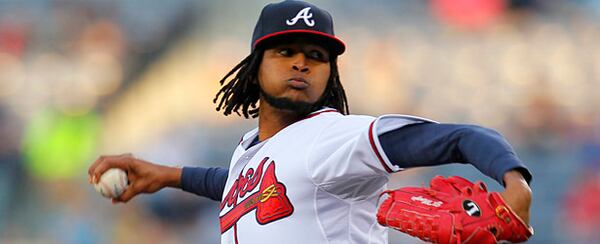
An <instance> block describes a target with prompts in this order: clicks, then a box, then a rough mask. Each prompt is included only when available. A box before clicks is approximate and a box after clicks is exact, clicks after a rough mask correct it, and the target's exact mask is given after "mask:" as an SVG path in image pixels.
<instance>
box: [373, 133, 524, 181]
mask: <svg viewBox="0 0 600 244" xmlns="http://www.w3.org/2000/svg"><path fill="white" fill-rule="evenodd" d="M379 140H380V142H381V146H382V148H383V151H384V152H385V154H386V156H387V157H388V158H389V159H390V161H391V162H392V163H393V164H395V165H397V166H399V167H401V168H411V167H420V166H434V165H441V164H448V163H469V164H472V165H473V166H475V167H476V168H477V169H478V170H479V171H481V172H482V173H484V174H485V175H487V176H489V177H491V178H493V179H495V180H496V181H498V182H499V183H500V184H504V180H503V178H504V173H506V172H507V171H509V170H513V169H515V170H518V171H519V172H520V173H521V174H522V175H523V177H524V178H525V180H527V182H528V183H529V182H530V181H531V178H532V176H531V173H530V172H529V170H528V169H527V167H526V166H525V165H524V164H523V163H522V162H521V160H520V159H519V158H518V157H517V156H516V154H515V152H514V150H513V148H512V147H511V146H510V144H509V143H508V142H507V141H506V140H505V139H504V137H503V136H502V135H500V134H499V133H498V132H496V131H494V130H491V129H488V128H484V127H480V126H476V125H460V124H437V123H421V124H414V125H407V126H404V127H401V128H399V129H396V130H392V131H389V132H386V133H384V134H382V135H379Z"/></svg>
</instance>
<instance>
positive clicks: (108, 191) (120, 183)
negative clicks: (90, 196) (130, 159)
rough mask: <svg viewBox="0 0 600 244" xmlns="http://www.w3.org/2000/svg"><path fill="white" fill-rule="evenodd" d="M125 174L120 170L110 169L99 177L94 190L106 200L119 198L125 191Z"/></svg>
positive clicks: (126, 182)
mask: <svg viewBox="0 0 600 244" xmlns="http://www.w3.org/2000/svg"><path fill="white" fill-rule="evenodd" d="M127 186H128V180H127V173H126V172H125V171H123V170H122V169H118V168H112V169H109V170H107V171H106V172H104V174H102V176H100V180H99V181H98V183H97V184H94V189H96V191H97V192H99V193H100V194H102V196H104V197H106V198H116V197H119V196H120V195H121V194H122V193H123V192H124V191H125V189H127Z"/></svg>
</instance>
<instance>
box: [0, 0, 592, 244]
mask: <svg viewBox="0 0 600 244" xmlns="http://www.w3.org/2000/svg"><path fill="white" fill-rule="evenodd" d="M312 2H313V3H315V4H317V5H320V6H321V7H323V8H325V9H328V10H330V12H331V13H332V14H333V16H334V20H335V22H336V32H337V34H338V35H339V36H340V37H341V38H342V39H343V40H345V42H346V44H347V46H348V50H347V52H346V53H345V54H344V55H343V56H342V57H341V60H340V66H341V78H342V81H343V82H344V84H345V86H346V90H347V93H348V95H349V98H350V109H351V111H352V112H353V113H359V114H370V115H378V114H382V113H405V114H413V115H418V116H424V117H429V118H432V119H435V120H438V121H443V122H450V123H476V124H481V125H484V126H488V127H492V128H495V129H497V130H498V131H500V132H501V133H503V134H504V135H505V136H506V137H507V138H508V139H509V140H510V141H511V142H512V143H513V145H514V146H515V148H516V150H517V151H518V153H519V155H520V156H521V158H522V159H523V160H524V161H525V162H526V163H527V164H528V165H529V166H530V167H531V169H532V170H533V174H534V180H533V182H532V188H533V191H534V202H533V209H532V216H531V217H532V219H531V223H532V225H533V226H534V227H535V230H536V235H535V236H534V237H533V238H532V239H531V241H530V242H531V243H600V232H599V231H598V230H599V229H600V109H599V108H600V92H599V91H600V0H570V1H560V0H430V1H425V0H403V1H393V0H377V1H358V0H356V1H349V0H331V1H325V0H319V1H317V0H315V1H312ZM266 3H267V2H266V1H243V0H236V1H206V0H204V1H203V0H198V1H191V0H171V1H161V0H86V1H83V0H81V1H79V0H26V1H20V0H0V243H217V242H218V240H219V229H218V217H217V208H218V207H217V204H216V203H214V202H210V201H208V200H205V199H203V198H199V197H196V196H193V195H190V194H186V193H183V192H181V191H178V190H172V189H169V190H163V191H161V192H159V193H158V194H154V195H145V196H141V197H138V198H136V199H134V200H133V201H132V202H130V203H129V204H126V205H117V206H114V205H111V204H110V202H109V201H107V200H106V199H102V198H101V197H100V196H99V195H98V194H97V193H95V192H94V190H93V187H91V186H90V185H88V183H87V172H86V170H87V166H88V165H89V164H91V163H92V162H93V160H94V159H95V158H96V157H97V156H98V155H100V154H119V153H124V152H132V153H134V154H135V155H136V156H138V157H142V158H144V159H147V160H150V161H154V162H159V163H162V164H168V165H198V166H226V165H227V163H228V161H229V157H230V152H232V151H233V149H234V147H235V145H236V143H237V142H238V140H239V137H240V136H241V134H242V133H243V132H245V131H246V130H248V129H250V128H252V127H254V126H255V125H256V121H254V120H244V119H242V118H238V117H236V116H230V117H224V116H222V115H220V114H219V113H218V112H216V111H215V109H214V107H215V106H214V104H213V103H212V99H213V96H214V94H215V93H216V91H217V88H218V84H217V81H218V80H219V79H220V78H221V77H222V76H223V75H224V74H225V73H226V72H227V71H228V70H229V69H230V68H232V67H233V66H234V65H235V64H237V63H238V61H239V60H241V58H242V57H244V56H245V55H247V53H248V52H249V40H250V37H251V33H252V28H253V26H254V24H255V22H256V19H257V17H258V13H259V11H260V10H261V8H262V7H263V6H264V5H265V4H266ZM435 174H443V175H462V176H465V177H467V178H470V179H472V180H474V179H479V178H482V177H483V176H482V175H481V174H480V173H478V172H477V171H476V170H474V169H473V168H472V167H471V166H465V165H450V166H444V167H438V168H423V169H413V170H409V171H406V172H403V173H399V174H396V175H394V176H393V177H392V181H391V182H390V187H396V186H400V185H406V184H413V185H414V184H417V185H418V184H423V183H425V182H427V181H428V179H429V178H431V177H432V176H433V175H435ZM486 181H487V182H488V184H491V185H492V189H495V190H500V189H501V187H500V186H499V185H498V184H497V183H495V182H493V181H490V180H486ZM266 238H268V236H266ZM390 240H391V243H420V242H419V241H418V240H415V239H413V238H410V237H407V236H404V235H402V234H399V233H397V232H392V231H391V232H390Z"/></svg>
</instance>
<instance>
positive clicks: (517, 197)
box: [500, 170, 532, 225]
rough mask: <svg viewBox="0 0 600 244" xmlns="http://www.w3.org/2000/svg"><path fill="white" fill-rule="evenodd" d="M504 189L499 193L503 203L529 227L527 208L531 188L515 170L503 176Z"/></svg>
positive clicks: (529, 203)
mask: <svg viewBox="0 0 600 244" xmlns="http://www.w3.org/2000/svg"><path fill="white" fill-rule="evenodd" d="M504 183H505V185H506V188H505V190H504V191H503V192H500V195H501V196H502V198H504V201H505V202H506V204H508V206H510V208H512V210H513V211H514V212H515V213H516V214H517V215H518V216H519V217H520V218H521V219H522V220H523V222H525V223H526V224H528V225H529V208H530V206H531V198H532V197H531V195H532V194H531V188H529V185H528V184H527V182H526V181H525V179H524V178H523V176H522V175H521V173H519V172H518V171H516V170H512V171H509V172H507V173H506V174H504Z"/></svg>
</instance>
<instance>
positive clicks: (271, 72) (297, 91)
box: [258, 40, 331, 113]
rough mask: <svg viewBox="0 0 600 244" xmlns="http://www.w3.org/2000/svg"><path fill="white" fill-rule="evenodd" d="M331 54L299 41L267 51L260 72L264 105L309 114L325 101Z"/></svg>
mask: <svg viewBox="0 0 600 244" xmlns="http://www.w3.org/2000/svg"><path fill="white" fill-rule="evenodd" d="M329 59H330V54H329V52H328V51H327V49H325V48H323V47H321V46H319V45H316V44H314V43H311V42H308V41H303V40H298V41H294V42H289V43H286V44H278V45H274V46H272V47H271V48H269V49H266V50H265V52H264V54H263V59H262V62H261V64H260V67H259V70H258V81H259V85H260V88H261V104H262V103H263V102H267V103H268V104H269V105H271V106H273V107H275V108H278V109H284V110H291V111H293V112H296V113H306V112H310V111H306V110H307V109H310V108H312V107H313V105H314V104H315V103H316V102H318V101H319V99H320V98H321V97H322V95H323V93H324V91H325V88H326V87H327V81H328V80H329V75H330V73H331V66H330V63H329Z"/></svg>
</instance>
